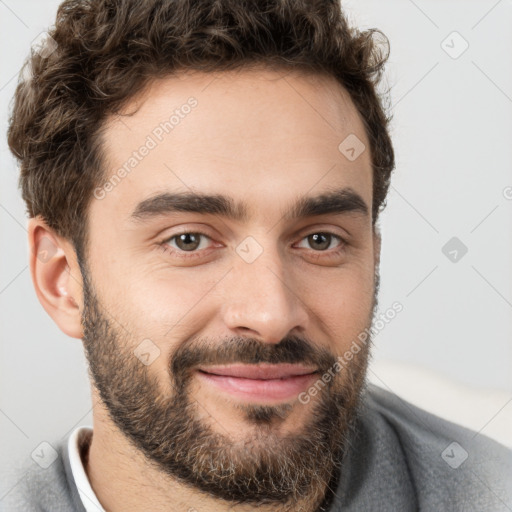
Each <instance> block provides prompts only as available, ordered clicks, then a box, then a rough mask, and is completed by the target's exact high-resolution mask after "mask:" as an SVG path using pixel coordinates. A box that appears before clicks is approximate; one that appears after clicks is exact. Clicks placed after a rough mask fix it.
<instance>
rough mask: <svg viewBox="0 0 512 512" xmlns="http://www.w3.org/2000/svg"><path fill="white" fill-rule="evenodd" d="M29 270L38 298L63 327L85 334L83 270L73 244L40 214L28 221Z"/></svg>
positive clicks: (69, 332) (70, 333) (71, 332)
mask: <svg viewBox="0 0 512 512" xmlns="http://www.w3.org/2000/svg"><path fill="white" fill-rule="evenodd" d="M28 243H29V249H30V273H31V275H32V283H33V285H34V289H35V291H36V294H37V297H38V299H39V302H40V303H41V305H42V306H43V308H44V309H45V311H46V312H47V313H48V314H49V315H50V316H51V317H52V319H53V321H54V322H55V323H56V324H57V325H58V326H59V328H60V330H61V331H63V332H64V333H66V334H67V335H68V336H71V337H72V338H82V336H83V331H82V325H81V311H82V309H83V300H82V296H83V295H82V274H81V272H80V267H79V266H78V261H77V259H76V253H75V249H74V247H73V244H72V243H71V242H69V241H68V240H67V239H65V238H62V237H60V236H59V235H57V234H56V233H55V232H54V231H53V230H52V229H51V228H49V227H48V225H47V224H46V222H45V221H44V220H43V219H42V218H41V217H39V216H38V217H34V218H31V219H29V221H28Z"/></svg>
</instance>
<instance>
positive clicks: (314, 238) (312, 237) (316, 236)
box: [308, 233, 331, 249]
mask: <svg viewBox="0 0 512 512" xmlns="http://www.w3.org/2000/svg"><path fill="white" fill-rule="evenodd" d="M330 236H331V235H329V234H324V233H315V234H314V235H309V237H308V238H309V241H310V242H315V243H318V242H319V241H320V244H321V240H320V238H323V239H324V244H323V245H325V240H327V244H326V245H325V247H321V248H320V249H326V248H328V247H329V245H330ZM321 245H322V244H321Z"/></svg>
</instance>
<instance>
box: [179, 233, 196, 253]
mask: <svg viewBox="0 0 512 512" xmlns="http://www.w3.org/2000/svg"><path fill="white" fill-rule="evenodd" d="M201 236H203V235H201V234H199V233H183V234H181V235H175V236H174V237H173V238H175V239H176V246H177V247H178V249H181V250H182V251H195V250H196V249H197V248H198V247H199V244H200V240H201Z"/></svg>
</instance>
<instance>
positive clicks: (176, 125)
mask: <svg viewBox="0 0 512 512" xmlns="http://www.w3.org/2000/svg"><path fill="white" fill-rule="evenodd" d="M372 34H373V33H372V32H371V31H368V32H363V33H361V32H358V31H355V30H352V29H350V28H349V27H348V25H347V22H346V20H345V18H344V17H343V14H342V12H341V10H340V6H339V4H337V3H336V2H326V1H322V2H313V1H311V2H298V1H291V0H275V1H273V2H271V1H269V2H257V1H251V2H237V1H235V0H231V1H227V0H226V1H217V2H208V1H196V2H193V3H189V2H186V1H171V0H147V1H144V2H140V1H136V0H115V1H112V0H110V1H109V0H89V1H78V0H67V1H65V2H63V3H62V4H61V6H60V8H59V11H58V14H57V20H56V26H55V28H54V29H53V30H52V31H51V32H50V33H49V35H50V37H51V39H50V38H49V39H48V41H47V43H46V46H44V47H43V48H42V49H40V50H39V51H37V52H34V53H33V55H32V58H31V62H30V66H29V68H26V69H25V73H24V80H23V81H22V83H20V85H19V86H18V89H17V91H16V98H15V105H14V110H13V117H12V122H11V126H10V130H9V144H10V148H11V150H12V151H13V153H14V154H15V155H16V156H17V157H18V158H19V159H20V163H21V177H20V184H21V188H22V192H23V197H24V199H25V201H26V202H27V207H28V211H29V215H30V220H29V229H28V231H29V243H30V246H31V250H32V252H31V260H30V261H31V272H32V278H33V283H34V287H35V290H36V293H37V296H38V298H39V300H40V302H41V304H42V305H43V307H44V308H45V310H46V311H47V312H48V314H49V315H50V316H51V317H52V319H53V320H54V321H55V322H56V323H57V325H58V326H59V327H60V329H61V330H62V331H64V332H65V333H66V334H68V335H69V336H71V337H73V338H78V339H82V340H83V343H84V348H85V352H86V355H87V360H88V363H89V373H90V377H91V390H92V398H93V404H94V410H93V417H94V426H93V429H90V428H87V427H79V428H77V429H76V430H75V431H74V432H73V433H72V434H71V435H70V436H69V437H68V438H66V439H63V440H60V441H58V442H56V443H55V446H56V453H57V458H56V459H55V460H54V461H52V463H50V464H48V465H47V467H45V468H43V467H39V466H37V465H34V464H32V467H30V468H26V472H25V473H24V474H23V475H22V477H21V481H20V483H19V485H17V486H16V487H15V489H14V490H13V491H12V492H11V493H10V494H9V495H8V496H7V497H6V498H5V500H4V503H3V506H4V507H6V508H5V510H23V511H27V510H52V511H53V510H82V511H83V510H87V511H97V510H104V511H109V512H110V511H112V512H117V511H129V510H134V511H135V510H137V511H146V510H147V511H189V512H190V511H198V512H201V511H227V510H230V511H240V512H242V511H249V510H255V509H257V510H261V511H304V512H306V511H309V512H313V511H338V510H339V511H341V510H351V511H356V510H357V511H362V510H379V511H382V510H385V511H388V510H389V511H398V510H432V511H434V510H435V511H439V510H475V511H476V510H478V511H482V510H493V511H494V510H510V509H511V507H512V491H511V475H512V454H511V453H510V452H509V451H508V450H507V449H506V448H505V447H503V446H501V445H499V444H498V443H496V442H493V441H491V440H490V439H487V438H484V437H483V436H476V437H475V433H473V432H470V431H468V430H466V429H463V428H462V427H458V426H456V425H453V424H451V423H448V422H446V421H444V420H441V419H439V418H437V417H435V416H432V415H430V414H428V413H426V412H424V411H421V410H420V409H417V408H415V407H413V406H412V405H410V404H407V403H405V402H403V401H401V400H400V399H398V398H397V397H395V396H393V395H391V394H390V393H388V392H385V391H384V390H381V389H379V388H377V387H375V386H370V385H367V384H366V383H365V376H366V369H367V364H368V360H369V355H370V353H369V349H370V344H371V339H370V334H369V333H371V327H372V322H373V320H374V317H375V311H376V306H377V294H378V287H379V272H378V268H379V255H380V246H381V238H380V234H379V230H378V227H377V226H378V225H377V220H378V215H379V213H380V211H381V210H382V208H383V205H384V200H385V197H386V193H387V189H388V186H389V180H390V175H391V172H392V170H393V168H394V155H393V148H392V145H391V141H390V139H389V135H388V131H387V127H388V122H389V119H388V118H387V117H386V115H385V113H384V111H383V108H382V105H381V102H380V99H379V97H378V95H377V94H376V90H375V88H376V86H377V83H378V81H379V79H380V75H381V71H382V68H383V65H384V63H385V60H386V58H387V55H386V54H385V52H383V50H382V48H381V47H380V46H378V45H377V43H376V42H374V40H373V39H372ZM50 44H51V45H53V49H51V48H50ZM317 245H318V247H316V246H317ZM392 309H393V310H394V311H395V314H396V312H399V311H400V304H399V303H397V304H395V305H393V308H392Z"/></svg>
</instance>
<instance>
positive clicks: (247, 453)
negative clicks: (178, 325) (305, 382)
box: [81, 265, 379, 511]
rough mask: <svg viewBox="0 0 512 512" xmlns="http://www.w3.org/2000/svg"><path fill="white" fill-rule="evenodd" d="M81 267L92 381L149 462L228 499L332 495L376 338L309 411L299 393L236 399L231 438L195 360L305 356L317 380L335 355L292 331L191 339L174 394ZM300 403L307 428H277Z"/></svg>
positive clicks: (175, 375) (180, 351)
mask: <svg viewBox="0 0 512 512" xmlns="http://www.w3.org/2000/svg"><path fill="white" fill-rule="evenodd" d="M81 268H82V277H83V283H84V285H83V291H84V310H83V313H82V325H83V331H84V336H83V341H84V348H85V352H86V356H87V360H88V366H89V375H90V378H91V380H92V382H93V384H94V386H95V387H96V389H97V390H98V392H99V395H100V397H101V400H102V402H103V403H104V405H105V407H106V409H107V411H108V413H109V416H110V418H111V419H112V421H113V422H114V424H115V425H116V426H117V427H118V429H119V430H120V432H121V433H122V434H123V435H124V436H125V437H126V438H127V440H129V441H130V442H131V444H132V445H133V446H134V447H135V448H136V449H137V450H138V451H139V452H140V453H142V454H143V455H144V458H145V460H146V461H147V462H148V463H149V464H150V465H151V466H153V467H155V468H156V469H157V470H158V471H160V472H161V473H163V474H166V475H168V476H170V477H172V478H173V479H175V480H177V481H178V482H180V483H182V484H184V485H186V486H189V487H192V488H194V489H196V490H200V491H202V492H204V493H206V494H208V495H210V496H211V497H215V498H218V499H221V500H225V501H228V502H230V503H232V504H245V503H247V504H252V505H254V506H261V505H269V506H271V505H276V506H277V505H279V510H282V511H284V510H297V505H298V504H299V503H303V502H307V503H314V504H315V506H318V505H319V504H321V505H320V509H319V510H324V508H323V507H324V506H327V504H328V503H330V500H331V499H332V498H333V492H334V491H333V489H335V488H336V486H337V483H338V481H339V478H340V475H341V471H342V464H341V462H342V459H343V455H344V453H345V449H346V446H347V443H348V442H349V438H350V433H351V431H352V429H353V425H354V423H355V420H356V418H357V416H358V408H359V403H360V397H361V393H362V390H363V388H364V385H365V377H366V371H367V365H368V356H369V347H370V344H371V340H370V337H368V338H367V340H366V342H365V343H364V344H362V345H364V346H363V347H362V348H361V350H360V351H359V352H358V353H357V354H355V355H354V357H353V359H352V360H351V361H350V362H349V363H348V364H346V365H344V367H343V368H342V369H341V371H339V372H338V373H337V374H335V376H334V377H333V378H332V379H331V380H330V381H329V382H328V383H327V384H325V385H324V387H323V389H321V390H319V392H318V395H317V396H316V400H314V399H311V401H310V402H309V404H308V406H307V407H308V408H309V410H307V408H306V406H305V405H303V403H299V402H298V401H297V400H296V401H295V402H294V403H293V404H292V403H290V402H286V403H282V404H274V405H259V404H254V403H243V402H236V403H235V404H233V403H232V402H230V405H229V407H232V408H233V414H234V415H236V416H240V415H241V416H242V417H243V419H244V427H247V428H246V431H244V434H245V435H244V436H242V438H241V439H238V440H233V439H230V437H229V434H228V432H227V431H226V430H224V429H223V428H222V425H220V424H219V422H218V421H217V420H215V418H213V417H212V416H211V415H210V418H205V417H204V411H205V408H204V407H203V406H202V405H201V403H200V402H201V398H200V397H198V398H197V399H194V398H193V397H192V396H191V392H190V389H191V383H192V382H193V381H194V379H193V377H194V374H195V373H194V372H195V370H197V368H198V367H199V366H204V365H211V364H230V363H247V364H257V363H271V364H276V363H302V364H306V365H315V366H316V367H318V368H319V372H318V373H319V375H318V378H319V380H320V379H321V377H322V375H324V374H326V372H327V370H328V369H329V368H332V367H333V365H334V363H335V362H336V360H337V359H336V355H334V354H332V353H330V352H329V351H328V350H326V349H325V348H322V347H319V346H316V345H315V344H314V343H312V342H311V341H310V340H308V339H305V338H301V337H287V338H285V339H283V340H281V342H280V343H278V344H269V343H264V342H260V341H257V340H255V339H251V338H242V337H234V338H229V339H226V340H223V342H222V343H220V342H218V341H217V342H215V343H212V342H210V341H209V340H207V339H204V338H191V339H188V340H186V341H185V342H183V343H181V344H180V345H179V346H178V348H177V349H175V351H174V352H173V353H171V354H170V355H169V361H168V364H167V370H168V372H167V374H168V377H169V378H168V380H167V382H166V385H167V386H168V387H169V389H170V390H171V391H170V392H169V393H165V392H162V383H161V382H159V380H161V374H160V379H159V378H158V375H156V373H155V374H152V373H151V372H150V368H151V366H146V365H144V364H142V363H141V361H139V359H138V358H137V357H136V356H135V355H134V349H135V347H136V346H137V345H138V342H139V341H140V340H139V341H137V340H136V339H135V337H133V336H132V335H130V334H129V333H127V331H126V330H124V329H122V328H118V327H117V326H114V325H113V323H112V322H110V321H109V319H108V318H107V315H104V314H103V313H102V306H101V304H100V302H99V300H98V298H97V296H96V294H95V292H94V290H93V288H92V285H91V282H90V278H89V274H88V272H87V271H86V270H85V266H83V265H81ZM376 276H377V280H376V283H377V284H376V287H375V293H374V302H373V308H372V311H371V314H370V315H369V320H368V325H366V326H365V327H367V328H368V327H370V325H371V324H372V321H373V318H374V315H375V309H376V306H377V291H378V283H379V278H378V271H377V272H376ZM300 407H304V408H305V409H304V414H305V417H306V419H305V420H304V421H303V422H302V424H301V427H300V428H299V429H298V430H297V431H296V432H287V433H282V432H281V433H280V432H279V431H278V430H277V428H276V427H278V426H279V425H282V424H284V422H285V420H286V418H287V417H288V416H289V415H290V413H291V412H292V411H293V410H295V409H297V408H300ZM198 413H199V414H198ZM201 414H202V416H203V418H201ZM208 414H209V413H208ZM213 426H216V427H217V428H213ZM301 510H305V509H302V508H301Z"/></svg>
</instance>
